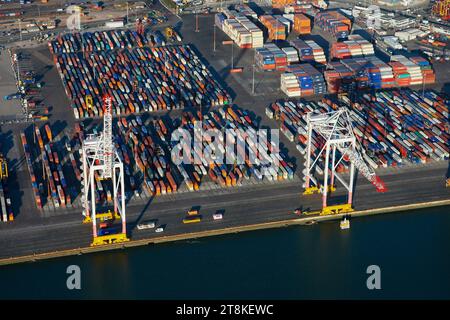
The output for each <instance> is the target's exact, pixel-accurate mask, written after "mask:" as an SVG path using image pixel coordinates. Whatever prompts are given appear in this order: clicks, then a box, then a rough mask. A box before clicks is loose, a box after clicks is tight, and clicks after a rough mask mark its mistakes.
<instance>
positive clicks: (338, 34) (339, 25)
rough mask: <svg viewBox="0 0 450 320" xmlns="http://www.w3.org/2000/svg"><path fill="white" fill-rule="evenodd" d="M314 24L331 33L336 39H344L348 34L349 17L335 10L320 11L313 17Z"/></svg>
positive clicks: (349, 27)
mask: <svg viewBox="0 0 450 320" xmlns="http://www.w3.org/2000/svg"><path fill="white" fill-rule="evenodd" d="M314 24H315V25H316V26H318V27H320V28H321V29H322V30H324V31H326V32H328V33H331V34H332V35H333V36H334V37H335V38H336V39H346V38H347V37H348V35H349V34H350V30H351V28H352V23H351V21H350V19H348V18H347V17H345V16H344V15H343V14H341V13H339V12H337V11H322V12H319V13H317V14H316V16H315V17H314Z"/></svg>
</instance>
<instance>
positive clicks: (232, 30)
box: [215, 13, 264, 48]
mask: <svg viewBox="0 0 450 320" xmlns="http://www.w3.org/2000/svg"><path fill="white" fill-rule="evenodd" d="M215 19H216V25H217V26H218V27H219V28H221V29H222V31H223V32H225V33H226V34H227V35H228V36H229V37H230V38H231V39H232V40H233V41H234V42H235V43H236V44H237V45H238V46H239V47H241V48H260V47H262V46H263V44H264V36H263V32H262V30H261V29H259V28H258V27H257V26H256V25H255V24H254V23H253V22H251V21H250V20H249V19H248V18H247V17H245V16H243V15H236V16H235V17H234V18H233V19H232V18H226V16H225V15H223V14H222V13H218V14H216V18H215Z"/></svg>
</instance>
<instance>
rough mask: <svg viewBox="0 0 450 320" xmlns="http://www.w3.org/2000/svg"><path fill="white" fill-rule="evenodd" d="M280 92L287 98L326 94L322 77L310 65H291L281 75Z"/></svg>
mask: <svg viewBox="0 0 450 320" xmlns="http://www.w3.org/2000/svg"><path fill="white" fill-rule="evenodd" d="M280 87H281V91H283V92H284V93H285V94H286V95H287V96H288V97H305V96H311V95H319V94H324V93H326V92H327V89H326V83H325V80H324V78H323V75H322V74H321V73H320V72H319V71H318V70H317V69H315V68H314V67H313V66H311V65H310V64H300V65H295V66H294V65H292V66H289V67H288V68H287V72H286V73H283V74H282V75H281V86H280Z"/></svg>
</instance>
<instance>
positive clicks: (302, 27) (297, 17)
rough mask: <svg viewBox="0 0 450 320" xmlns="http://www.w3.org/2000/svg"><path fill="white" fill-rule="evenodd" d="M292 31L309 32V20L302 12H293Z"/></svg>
mask: <svg viewBox="0 0 450 320" xmlns="http://www.w3.org/2000/svg"><path fill="white" fill-rule="evenodd" d="M294 31H295V32H297V33H298V34H301V35H303V34H311V20H310V19H309V18H308V17H307V16H305V15H304V14H301V13H299V14H294Z"/></svg>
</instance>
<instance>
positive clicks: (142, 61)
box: [49, 31, 231, 119]
mask: <svg viewBox="0 0 450 320" xmlns="http://www.w3.org/2000/svg"><path fill="white" fill-rule="evenodd" d="M144 44H147V41H146V40H145V39H143V38H142V37H141V36H140V35H139V34H137V33H134V32H131V31H121V32H119V31H111V32H96V33H92V34H91V33H83V34H75V35H66V36H63V37H60V38H58V39H57V40H55V41H53V42H51V43H49V47H50V50H51V52H53V54H54V61H55V64H56V65H57V69H58V71H59V73H60V76H61V79H62V81H63V84H64V87H65V90H66V94H67V96H68V97H69V98H70V100H71V101H72V108H73V111H74V114H75V118H77V119H81V118H86V117H100V116H102V108H101V101H100V99H99V98H98V96H99V95H101V94H106V93H107V94H109V95H111V97H113V105H114V110H113V113H114V114H116V115H123V114H131V113H140V112H144V111H159V110H173V109H182V108H185V107H200V106H221V105H227V104H229V103H230V100H231V99H230V96H229V95H228V93H227V92H226V91H225V90H224V89H222V87H221V85H220V84H219V83H218V82H217V81H216V80H215V79H214V77H213V76H212V74H211V72H210V71H209V70H208V69H207V67H206V66H205V65H204V64H203V63H202V61H201V60H200V59H199V57H198V56H197V55H196V53H195V52H194V51H193V49H192V48H191V47H190V46H189V45H171V46H153V47H144ZM114 49H118V51H114ZM100 50H104V51H100ZM86 97H91V99H86Z"/></svg>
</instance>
